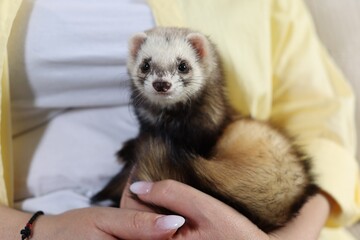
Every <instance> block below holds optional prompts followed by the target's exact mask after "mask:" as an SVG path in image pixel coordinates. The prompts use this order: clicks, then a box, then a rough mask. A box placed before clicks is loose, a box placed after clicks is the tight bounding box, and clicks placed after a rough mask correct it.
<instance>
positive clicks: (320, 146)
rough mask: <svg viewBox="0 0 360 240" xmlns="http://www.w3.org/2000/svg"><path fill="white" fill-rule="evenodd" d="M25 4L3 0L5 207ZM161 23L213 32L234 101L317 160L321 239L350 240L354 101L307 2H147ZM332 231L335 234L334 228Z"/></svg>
mask: <svg viewBox="0 0 360 240" xmlns="http://www.w3.org/2000/svg"><path fill="white" fill-rule="evenodd" d="M21 2H22V1H21V0H1V1H0V76H1V85H0V86H1V98H0V101H1V118H0V119H1V124H0V131H1V138H0V141H1V142H0V146H1V155H0V203H2V204H6V205H11V204H12V201H13V189H12V186H13V179H12V178H13V170H12V161H11V138H10V137H11V134H10V132H11V126H10V121H9V119H10V111H9V106H10V102H9V88H8V72H7V54H6V51H7V50H6V46H7V41H8V39H9V34H10V31H11V27H12V23H13V20H14V18H15V16H16V13H17V11H18V9H19V6H20V4H21ZM149 3H150V6H151V8H152V10H153V13H154V16H155V19H156V22H157V24H158V25H162V26H186V27H191V28H194V29H197V30H200V31H202V32H204V33H206V34H208V35H209V36H210V37H211V39H212V40H213V41H214V42H215V44H216V45H217V46H218V49H219V51H220V53H221V57H222V61H223V63H224V68H225V74H226V78H227V85H228V89H229V93H230V97H231V101H232V104H233V105H234V106H235V107H236V108H237V109H238V110H240V111H241V112H242V113H243V114H246V115H251V116H252V117H255V118H257V119H262V120H268V121H271V122H272V123H273V124H275V125H278V126H281V127H283V128H286V129H287V130H288V131H289V132H290V133H291V134H292V135H294V136H296V137H297V139H298V142H299V144H301V145H302V146H304V149H305V150H306V151H307V152H308V154H310V155H311V156H312V157H313V159H314V172H315V173H316V175H317V182H318V183H319V185H320V186H321V187H322V189H323V190H324V191H325V192H326V193H327V194H328V195H329V198H330V199H332V201H333V203H332V213H331V216H330V217H329V220H328V222H327V227H329V228H326V229H325V230H324V231H323V232H322V235H321V239H327V240H331V239H333V240H335V239H336V240H339V239H341V240H346V239H351V238H350V236H348V235H346V234H345V232H344V231H340V230H339V229H338V228H335V227H341V226H344V225H347V224H350V223H353V222H354V221H356V220H357V219H359V218H360V185H359V182H360V181H359V180H360V179H359V168H358V165H357V163H356V160H355V158H354V156H355V141H356V138H355V135H354V134H355V126H354V96H353V93H352V90H351V88H350V87H349V85H348V83H347V82H346V81H345V80H344V77H343V75H342V73H341V72H340V71H339V69H338V68H337V67H336V66H335V65H334V63H333V61H332V60H331V59H330V57H329V56H328V54H327V52H326V51H325V50H324V47H323V46H322V45H321V44H320V42H319V40H318V38H317V36H316V33H315V30H314V26H313V24H312V21H311V18H310V16H309V13H308V12H307V10H306V8H305V6H304V3H303V2H302V1H301V0H252V1H241V0H221V1H220V0H197V1H194V0H149ZM330 227H331V228H332V229H330Z"/></svg>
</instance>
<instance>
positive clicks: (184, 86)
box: [128, 28, 218, 107]
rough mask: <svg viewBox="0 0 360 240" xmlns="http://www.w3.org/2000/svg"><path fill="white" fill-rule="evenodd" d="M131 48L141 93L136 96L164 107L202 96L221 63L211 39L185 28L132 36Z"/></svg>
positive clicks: (132, 74) (131, 65)
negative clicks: (201, 92) (216, 56)
mask: <svg viewBox="0 0 360 240" xmlns="http://www.w3.org/2000/svg"><path fill="white" fill-rule="evenodd" d="M129 52H130V55H129V60H128V71H129V74H130V77H131V79H132V84H133V87H134V90H135V91H136V94H137V95H138V96H134V98H135V99H136V98H139V99H141V98H143V97H145V98H146V99H147V100H148V101H150V102H151V103H153V104H156V105H159V106H163V107H169V106H171V105H173V104H176V103H185V102H187V101H189V102H190V101H191V100H192V99H193V98H194V97H196V96H198V95H199V92H200V91H201V90H202V89H203V88H204V86H205V84H209V82H207V81H210V80H211V79H210V78H209V76H212V77H211V78H214V73H213V71H214V69H216V67H217V65H218V64H217V58H215V55H214V54H215V53H214V51H213V47H212V45H211V43H210V41H209V40H208V39H207V38H206V37H205V36H204V35H202V34H200V33H198V32H193V31H190V30H188V29H182V28H154V29H152V30H149V31H147V32H144V33H139V34H137V35H135V36H134V37H133V38H131V40H130V42H129ZM215 75H216V74H215ZM215 78H216V76H215ZM210 84H211V83H210ZM140 101H141V100H140Z"/></svg>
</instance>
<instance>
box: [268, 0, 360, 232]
mask: <svg viewBox="0 0 360 240" xmlns="http://www.w3.org/2000/svg"><path fill="white" fill-rule="evenodd" d="M273 3H274V5H273V14H272V22H271V27H272V33H273V35H272V42H273V44H272V52H273V71H274V72H273V87H274V88H273V109H272V114H271V121H272V122H273V123H275V124H276V125H279V126H282V127H285V128H286V129H287V130H288V131H289V132H290V133H291V134H292V135H293V136H295V137H296V138H297V139H298V142H299V144H300V145H302V146H303V147H304V149H305V150H306V151H307V152H308V154H310V156H311V157H312V158H313V162H314V163H313V165H314V172H315V174H316V179H317V182H318V184H319V185H320V187H321V188H322V189H323V190H324V191H325V192H326V193H327V194H328V195H329V198H330V199H331V201H332V202H333V204H332V212H331V216H330V218H329V220H328V223H327V226H329V227H336V226H343V225H346V224H350V223H352V222H354V221H355V220H357V219H359V216H360V185H359V168H358V165H357V162H356V160H355V146H356V138H355V132H356V131H355V123H354V102H355V101H354V95H353V92H352V90H351V88H350V86H349V85H348V83H347V82H346V81H345V79H344V76H343V74H342V73H341V72H340V71H339V69H338V68H337V67H336V66H335V64H334V63H333V61H332V60H331V58H330V57H329V55H328V53H327V52H326V51H325V49H324V47H323V46H322V45H321V43H320V42H319V40H318V38H317V35H316V32H315V29H314V26H313V23H312V21H311V18H310V16H309V13H308V11H307V9H306V8H305V5H304V3H303V2H302V1H301V0H292V1H288V0H277V1H274V2H273Z"/></svg>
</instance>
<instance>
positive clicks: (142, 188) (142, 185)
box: [129, 181, 153, 195]
mask: <svg viewBox="0 0 360 240" xmlns="http://www.w3.org/2000/svg"><path fill="white" fill-rule="evenodd" d="M152 186H153V183H152V182H143V181H141V182H134V183H133V184H131V185H130V188H129V189H130V191H131V192H132V193H134V194H137V195H138V194H147V193H149V192H150V191H151V188H152Z"/></svg>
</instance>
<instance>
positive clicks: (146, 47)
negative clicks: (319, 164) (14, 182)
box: [93, 27, 318, 232]
mask: <svg viewBox="0 0 360 240" xmlns="http://www.w3.org/2000/svg"><path fill="white" fill-rule="evenodd" d="M127 67H128V72H129V75H130V77H131V80H132V86H131V91H132V95H131V102H132V105H133V106H134V111H135V115H136V117H137V119H138V121H139V123H140V131H139V134H138V136H137V137H136V138H134V139H131V140H129V141H127V142H126V143H125V144H124V146H123V148H122V149H121V150H120V151H119V152H118V156H119V158H120V159H121V160H123V161H124V162H125V165H124V168H123V169H122V171H121V172H119V173H118V174H117V175H116V176H115V177H114V178H113V179H112V180H111V181H110V182H109V183H108V185H107V186H106V187H105V188H104V189H103V190H102V191H101V192H99V193H98V194H97V195H95V196H94V197H93V200H94V201H99V200H104V199H111V200H113V201H114V202H115V203H116V204H119V201H120V198H121V194H122V192H123V190H124V187H125V184H126V182H127V181H128V179H129V177H130V181H131V182H133V181H139V180H142V181H159V180H164V179H174V180H177V181H180V182H183V183H186V184H188V185H191V186H193V187H195V188H197V189H199V190H201V191H203V192H205V193H207V194H209V195H211V196H213V197H215V198H217V199H219V200H221V201H223V202H224V203H226V204H228V205H229V206H231V207H233V208H234V209H236V210H237V211H239V212H240V213H241V214H243V215H245V216H246V217H247V218H248V219H250V220H251V221H252V222H253V223H254V224H256V225H257V226H258V227H259V228H260V229H262V230H263V231H265V232H269V231H272V230H274V229H276V228H279V227H281V226H284V224H285V223H286V222H288V221H289V220H290V219H291V218H292V217H294V216H295V215H296V214H297V213H298V211H299V209H300V208H301V206H302V205H303V204H304V203H305V202H306V200H307V199H308V198H309V197H311V196H312V195H314V194H315V193H316V192H317V190H318V188H317V186H316V184H315V183H314V177H313V174H312V173H311V167H310V158H309V157H308V156H307V155H306V154H304V153H303V152H302V151H301V149H300V148H299V147H297V146H296V144H294V141H293V140H292V139H291V138H289V137H288V136H287V135H286V134H284V133H283V132H282V131H280V130H278V129H276V128H275V127H272V126H271V125H270V124H269V123H266V122H261V121H257V120H254V119H251V118H250V117H243V116H242V115H241V114H240V113H238V112H236V111H235V110H234V109H233V108H232V107H231V106H230V104H229V101H228V99H227V96H226V90H225V80H224V74H223V70H222V67H221V63H220V57H219V54H218V52H217V50H216V48H215V45H214V44H213V43H212V42H211V41H210V39H209V38H208V37H207V36H205V35H203V34H202V33H200V32H197V31H193V30H190V29H187V28H166V27H160V28H154V29H151V30H148V31H146V32H144V33H139V34H137V35H135V36H134V37H133V38H132V39H131V40H130V42H129V58H128V63H127Z"/></svg>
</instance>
